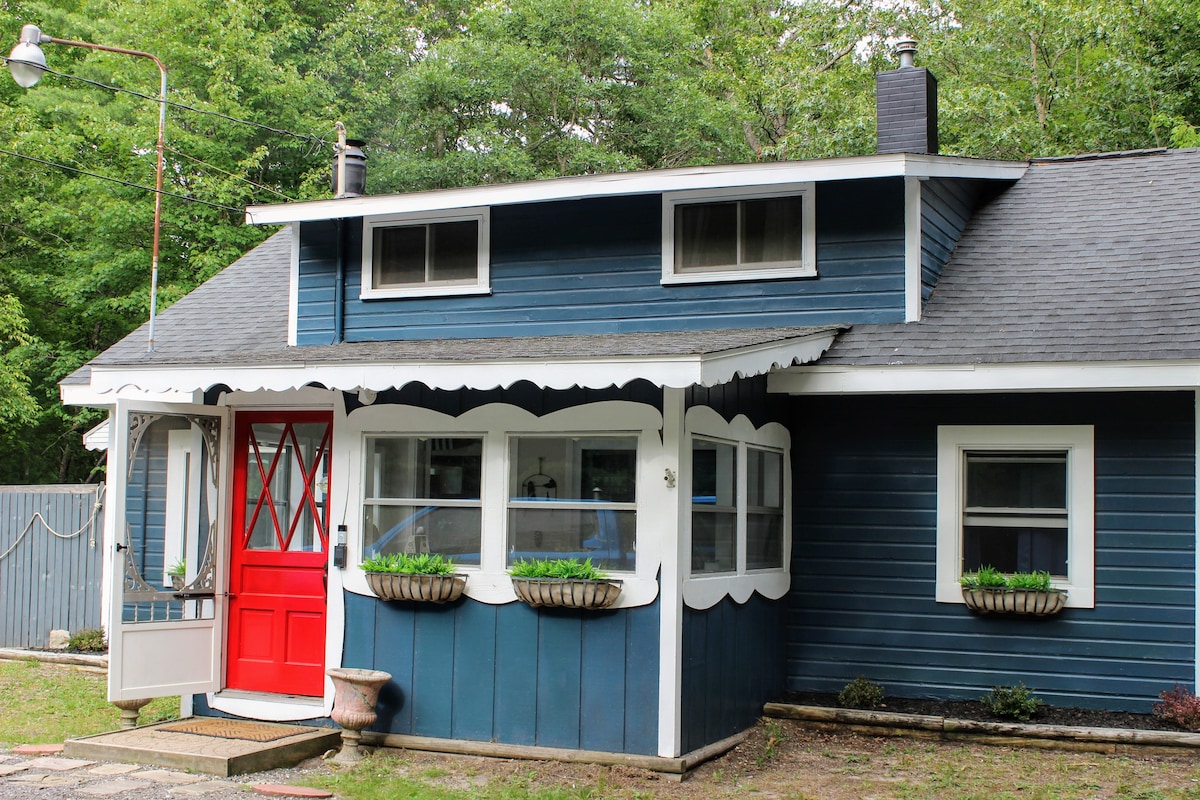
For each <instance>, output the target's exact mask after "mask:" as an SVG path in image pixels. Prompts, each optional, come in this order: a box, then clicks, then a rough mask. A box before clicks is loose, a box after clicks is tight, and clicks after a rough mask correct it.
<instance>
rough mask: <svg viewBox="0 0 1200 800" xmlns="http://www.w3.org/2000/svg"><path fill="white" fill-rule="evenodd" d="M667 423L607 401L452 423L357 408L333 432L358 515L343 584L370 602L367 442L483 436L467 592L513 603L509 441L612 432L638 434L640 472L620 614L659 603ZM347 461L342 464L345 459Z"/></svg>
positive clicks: (648, 411) (442, 417)
mask: <svg viewBox="0 0 1200 800" xmlns="http://www.w3.org/2000/svg"><path fill="white" fill-rule="evenodd" d="M662 426H663V418H662V415H661V414H660V413H659V412H658V410H657V409H656V408H654V407H653V406H648V405H645V404H642V403H632V402H627V401H606V402H601V403H589V404H585V405H582V406H573V407H571V408H566V409H562V410H560V411H556V412H554V413H551V414H547V415H545V416H542V417H539V416H536V415H534V414H531V413H529V412H528V411H525V410H524V409H521V408H518V407H517V406H511V405H506V404H501V403H492V404H489V405H486V406H481V407H478V408H473V409H471V410H470V411H467V412H465V413H463V414H462V415H460V416H458V417H451V416H448V415H446V414H441V413H438V412H436V411H432V410H430V409H427V408H420V407H416V406H403V405H376V406H366V407H362V408H358V409H356V410H355V411H353V412H352V413H351V414H349V415H348V416H347V417H346V422H345V425H344V427H343V428H342V429H341V430H340V431H337V432H335V433H340V435H341V436H342V437H343V439H342V443H341V444H340V445H339V446H338V448H337V451H338V453H340V454H341V458H340V459H339V457H338V456H335V457H334V465H335V469H336V472H335V474H339V475H345V476H346V479H345V480H346V483H347V491H346V496H347V497H348V498H351V499H352V502H353V508H354V509H355V511H354V512H350V511H349V510H348V509H349V507H350V506H349V505H348V506H347V507H346V508H344V509H343V510H344V516H343V518H342V522H343V523H344V524H346V525H347V527H348V529H349V530H348V536H347V539H346V541H347V562H346V563H347V568H346V569H345V570H340V571H339V570H332V571H335V572H340V573H341V574H340V576H339V582H340V583H341V584H342V586H343V587H344V588H345V589H346V591H349V592H353V593H355V594H361V595H365V596H371V591H370V589H368V588H367V581H366V577H365V576H364V575H363V573H362V571H361V570H360V569H359V568H358V564H360V563H361V562H362V549H363V548H362V519H361V516H360V515H359V513H358V511H357V509H358V508H359V506H360V503H359V502H358V501H359V499H360V498H362V496H363V480H364V477H363V476H364V460H363V441H364V438H365V437H366V436H369V435H387V434H389V433H399V434H406V433H426V434H438V435H459V434H461V435H463V436H468V435H470V436H478V435H482V436H483V439H484V464H483V475H482V476H481V477H482V495H483V497H482V498H481V500H482V503H483V509H484V513H483V514H482V515H481V517H482V524H483V530H482V532H481V533H482V537H483V539H482V541H483V549H482V552H481V553H480V562H481V563H480V566H479V568H474V567H465V566H464V567H463V568H462V571H463V572H465V573H468V574H469V575H470V577H469V578H468V579H467V588H466V594H467V596H468V597H471V598H473V599H475V600H478V601H480V602H483V603H490V604H502V603H511V602H515V601H516V599H517V596H516V593H515V592H514V591H513V588H512V580H511V579H510V577H509V574H508V570H507V565H506V563H505V560H506V559H505V555H506V554H505V552H504V547H503V543H504V542H505V541H507V539H506V531H505V527H506V525H507V521H508V515H507V513H497V512H498V510H499V509H507V500H508V498H507V486H508V466H509V463H508V459H509V452H508V451H509V448H508V440H509V437H510V436H512V435H516V436H520V435H523V434H542V433H546V434H567V435H569V434H571V433H581V434H611V433H614V432H620V433H627V434H628V435H635V436H637V438H638V473H637V498H638V500H637V565H636V568H635V570H634V572H632V573H623V572H622V573H614V577H618V578H620V579H621V580H622V582H623V583H622V590H621V595H620V597H619V598H618V600H617V603H616V605H615V606H614V607H615V608H631V607H634V606H642V605H648V604H650V603H652V602H654V600H655V598H657V597H658V594H659V585H658V571H659V568H660V566H661V565H662V560H663V559H662V553H663V547H664V538H665V537H664V536H663V533H662V531H664V530H668V527H667V526H668V525H669V523H670V519H671V514H670V509H669V506H670V501H671V499H672V496H671V495H670V494H669V493H668V490H667V489H666V487H665V486H664V485H663V484H664V481H663V480H662V475H663V470H664V469H667V468H670V467H671V465H672V464H673V459H671V458H669V457H668V454H667V453H666V451H665V450H664V447H663V443H662V439H661V438H660V433H661V431H662ZM342 459H344V460H342Z"/></svg>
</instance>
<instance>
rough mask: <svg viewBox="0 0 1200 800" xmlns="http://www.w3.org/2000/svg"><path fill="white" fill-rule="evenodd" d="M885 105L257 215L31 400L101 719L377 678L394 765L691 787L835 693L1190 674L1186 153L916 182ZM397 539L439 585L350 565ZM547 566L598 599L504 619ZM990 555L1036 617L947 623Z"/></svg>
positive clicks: (914, 149)
mask: <svg viewBox="0 0 1200 800" xmlns="http://www.w3.org/2000/svg"><path fill="white" fill-rule="evenodd" d="M877 88H878V91H879V120H878V124H879V142H880V148H879V152H878V153H876V154H873V155H868V156H859V157H849V158H835V159H826V160H817V161H804V162H784V163H761V164H751V165H725V166H713V167H696V168H685V169H670V170H658V171H650V172H638V173H624V174H616V175H587V176H580V177H573V178H562V179H557V180H546V181H536V182H530V183H519V184H510V185H499V186H483V187H475V188H465V189H451V190H444V191H432V192H420V193H412V194H404V195H390V196H369V195H364V196H356V197H342V198H337V199H332V200H321V201H312V202H302V203H291V204H284V205H273V206H261V207H254V208H251V209H249V210H248V212H247V216H248V219H249V222H250V223H252V224H263V225H279V226H282V228H281V230H280V231H279V232H278V233H276V234H275V235H273V236H272V237H271V238H270V239H268V240H267V241H266V242H265V243H264V244H262V245H261V246H259V247H257V248H256V249H254V250H253V251H251V252H250V253H248V254H247V255H246V256H245V257H243V258H241V259H240V260H238V261H237V262H235V263H234V264H232V265H230V266H229V267H228V268H227V269H225V270H224V271H223V272H221V273H220V274H219V275H217V276H216V277H214V278H213V279H212V280H210V281H208V282H207V283H205V284H204V285H203V286H201V287H200V288H198V289H197V290H195V291H194V292H193V293H192V294H190V295H189V296H187V297H186V298H184V299H182V300H180V301H179V302H178V303H176V304H175V305H174V306H172V307H171V308H170V309H169V310H168V311H166V312H165V313H164V314H162V315H161V317H160V318H159V320H158V332H157V337H156V340H155V346H154V349H153V351H148V350H147V347H146V337H145V331H139V332H135V333H134V334H133V335H131V336H130V337H129V338H127V339H125V340H124V341H122V342H120V343H118V344H117V345H115V346H114V347H113V348H111V349H110V350H108V351H106V352H105V353H103V354H101V355H100V356H99V357H97V358H96V359H95V360H94V361H92V362H91V363H90V364H89V365H88V366H87V367H85V368H84V369H82V370H80V371H79V372H78V373H76V374H75V375H73V376H71V377H70V378H69V379H67V380H66V381H65V382H64V383H63V386H62V392H63V397H64V399H65V400H66V401H67V402H68V403H77V404H90V405H101V406H107V407H109V408H110V409H111V410H112V417H111V419H112V424H113V431H114V433H113V434H112V437H111V439H112V447H111V448H110V469H109V473H108V479H109V484H110V485H109V497H110V498H112V499H111V500H110V504H111V505H112V506H113V509H112V513H111V514H110V518H111V519H113V520H115V522H114V523H113V524H112V525H111V526H110V530H109V531H108V540H109V543H110V545H111V546H110V547H109V548H108V558H109V561H108V564H109V575H110V580H109V585H110V586H111V587H112V596H111V602H110V605H111V608H112V609H113V613H112V615H111V623H110V637H111V641H112V656H111V662H112V666H111V671H110V695H111V697H112V699H119V698H131V697H146V696H152V695H155V694H168V693H169V694H183V695H184V696H185V697H186V698H190V702H191V704H192V706H193V708H194V710H195V712H196V713H200V714H228V715H236V716H242V717H249V718H254V719H264V720H307V719H316V718H320V717H324V716H327V715H328V714H329V710H330V707H331V702H332V690H331V687H330V684H329V683H328V680H327V679H326V678H325V676H324V671H325V669H327V668H328V667H333V666H349V667H369V668H377V669H382V670H386V671H387V672H389V673H391V675H392V676H393V677H392V680H391V681H390V682H389V683H388V684H387V685H386V686H385V687H384V690H383V693H382V695H381V700H380V717H379V721H378V722H377V723H376V726H375V728H374V730H375V731H376V732H377V733H379V734H385V735H386V736H387V741H389V742H391V743H396V744H404V743H406V742H414V741H418V740H419V741H421V742H423V743H425V744H426V745H428V744H429V743H430V742H433V743H434V744H436V743H437V742H443V743H447V745H448V744H449V743H450V742H453V743H454V746H455V747H458V748H459V749H462V748H463V747H469V746H470V745H471V743H476V744H482V743H493V744H499V745H503V746H506V747H508V748H509V752H513V751H516V750H520V749H521V748H525V749H527V751H528V752H530V753H539V752H542V753H545V752H550V751H548V750H541V749H539V748H556V749H558V750H561V749H568V750H574V751H584V752H588V753H622V754H634V755H642V756H650V757H666V758H679V757H681V756H685V755H686V754H689V753H696V752H698V751H703V750H704V749H705V748H709V747H710V746H712V745H714V744H719V743H721V742H722V741H724V740H726V739H727V738H728V737H730V736H731V735H734V734H737V733H738V732H739V731H742V730H744V729H745V728H746V727H748V726H749V725H751V724H752V723H753V722H754V720H755V719H756V718H757V717H758V716H759V714H760V713H761V709H762V704H763V703H764V702H765V701H768V700H771V699H774V698H777V697H778V696H780V695H781V694H783V693H784V692H785V691H787V690H816V691H837V690H838V689H840V688H841V687H842V686H843V685H845V683H846V682H848V681H849V680H850V679H852V678H854V677H855V676H858V675H865V676H867V677H869V678H871V679H872V680H875V681H878V682H881V683H883V684H884V685H885V686H886V688H887V690H888V692H889V693H890V694H893V695H899V696H914V697H937V698H971V697H976V696H978V695H979V694H980V693H981V692H983V691H985V690H986V689H987V688H988V687H990V686H993V685H997V684H1015V683H1017V682H1023V683H1025V684H1026V685H1028V686H1030V687H1033V688H1034V689H1035V690H1036V692H1037V693H1038V695H1039V696H1041V697H1042V698H1044V699H1045V700H1047V701H1048V702H1050V703H1052V704H1058V705H1078V706H1089V707H1099V708H1108V709H1124V710H1135V711H1147V710H1148V709H1149V706H1150V703H1151V702H1152V701H1153V700H1154V699H1155V698H1156V696H1157V694H1158V692H1160V691H1161V690H1163V689H1168V688H1171V687H1172V686H1173V685H1174V684H1175V683H1182V684H1185V685H1189V686H1194V685H1195V680H1196V669H1197V643H1196V617H1197V604H1196V593H1197V585H1196V546H1195V542H1196V533H1197V520H1196V513H1197V511H1196V488H1197V471H1196V463H1197V458H1196V454H1197V441H1196V420H1197V410H1196V409H1197V405H1196V392H1197V389H1198V387H1200V152H1194V151H1165V150H1164V151H1152V152H1138V153H1119V154H1106V155H1096V156H1080V157H1077V158H1065V159H1050V160H1038V161H1033V162H1028V163H1027V162H1001V161H981V160H975V159H967V158H959V157H952V156H943V155H939V154H938V153H937V142H936V119H935V114H936V111H935V109H936V100H935V95H934V92H935V84H934V82H933V80H932V78H931V76H930V75H929V74H928V73H927V72H926V71H925V70H923V69H917V68H913V67H911V66H908V65H906V66H904V67H902V68H901V69H898V70H894V71H892V72H888V73H884V74H883V75H881V76H880V78H879V85H878V87H877ZM426 551H428V552H437V553H444V554H447V555H449V556H450V557H451V558H452V559H453V560H454V561H455V562H456V563H457V564H458V565H459V567H460V570H461V571H462V572H463V573H464V574H465V575H467V584H466V591H465V595H464V597H462V598H461V599H460V600H458V601H456V602H454V603H448V604H441V605H438V604H428V603H406V602H395V601H384V600H381V599H379V598H377V597H376V596H375V595H373V594H372V593H371V591H370V589H369V587H368V585H367V582H366V578H365V576H364V574H363V572H362V571H361V570H360V569H359V568H358V567H359V564H360V563H361V562H362V561H363V560H364V559H365V558H368V557H370V556H371V555H374V554H378V553H387V552H415V553H419V552H426ZM563 555H566V556H580V555H586V556H588V557H591V558H592V559H593V560H594V561H595V562H596V563H597V564H598V565H599V566H601V567H603V568H604V569H606V570H608V571H609V572H610V574H611V575H613V576H614V577H617V578H620V579H621V580H622V591H621V594H620V596H619V598H618V600H617V602H616V603H615V604H614V605H613V606H611V607H609V608H606V609H603V610H587V611H580V610H574V609H560V608H534V607H531V606H529V605H526V604H525V603H522V602H519V601H518V600H517V597H516V594H515V592H514V589H513V586H512V582H511V580H510V578H509V575H508V568H509V567H510V566H511V565H512V563H513V562H514V561H515V560H517V559H521V558H529V557H536V556H547V557H556V556H563ZM175 564H181V565H182V572H183V573H184V574H183V575H182V576H178V578H179V580H178V583H179V584H180V586H179V587H176V586H173V584H172V579H173V577H175V576H172V575H171V574H170V573H171V569H170V567H171V566H172V565H175ZM983 565H992V566H995V567H997V568H998V569H1000V570H1002V571H1005V572H1016V571H1027V570H1044V571H1047V572H1049V573H1051V575H1052V576H1053V580H1054V584H1055V586H1056V587H1058V588H1060V589H1065V590H1066V592H1067V602H1066V608H1065V609H1064V610H1062V611H1061V613H1059V614H1057V615H1054V616H1052V617H1035V616H1030V615H1002V614H1001V615H997V614H989V615H979V614H976V613H972V612H971V611H970V610H969V609H968V608H967V607H966V606H965V605H964V598H963V594H962V592H961V591H960V588H959V584H958V579H959V577H960V576H961V575H962V574H963V573H964V571H971V570H974V569H978V568H979V567H980V566H983ZM178 571H179V570H176V572H178Z"/></svg>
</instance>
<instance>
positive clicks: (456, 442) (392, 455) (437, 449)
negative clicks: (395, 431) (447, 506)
mask: <svg viewBox="0 0 1200 800" xmlns="http://www.w3.org/2000/svg"><path fill="white" fill-rule="evenodd" d="M365 449H366V453H367V465H366V493H365V494H366V497H367V498H368V499H371V498H397V499H405V498H428V499H462V498H465V499H473V500H474V499H478V498H479V496H480V493H479V482H480V474H481V473H482V466H483V441H482V440H481V439H448V438H447V439H439V438H432V437H415V436H396V437H378V438H368V439H367V442H366V448H365Z"/></svg>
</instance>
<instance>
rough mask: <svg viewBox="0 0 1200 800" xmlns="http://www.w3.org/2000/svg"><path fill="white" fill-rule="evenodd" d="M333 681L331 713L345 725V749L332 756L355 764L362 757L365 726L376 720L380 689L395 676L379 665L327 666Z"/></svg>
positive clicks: (335, 719)
mask: <svg viewBox="0 0 1200 800" xmlns="http://www.w3.org/2000/svg"><path fill="white" fill-rule="evenodd" d="M325 674H326V675H328V676H329V677H330V679H331V680H332V681H333V711H331V712H330V714H329V717H330V718H331V719H332V720H333V721H334V722H336V723H337V724H338V725H340V726H342V749H341V750H339V751H338V754H337V755H336V756H334V758H333V760H334V761H337V762H339V763H342V764H353V763H355V762H357V761H359V760H360V759H361V758H362V752H361V751H360V750H359V742H361V741H362V730H363V728H366V727H369V726H370V725H372V724H374V722H375V719H376V714H375V702H376V701H377V700H378V699H379V690H380V689H381V688H383V685H384V684H385V683H387V682H388V681H390V680H391V679H392V676H391V674H389V673H387V672H383V671H382V670H378V669H352V668H349V667H333V668H332V669H327V670H325Z"/></svg>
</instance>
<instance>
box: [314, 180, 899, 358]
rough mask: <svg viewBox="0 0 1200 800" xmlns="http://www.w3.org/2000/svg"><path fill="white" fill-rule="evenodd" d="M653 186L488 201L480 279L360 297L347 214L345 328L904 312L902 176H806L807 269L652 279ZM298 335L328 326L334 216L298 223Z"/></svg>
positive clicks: (544, 331)
mask: <svg viewBox="0 0 1200 800" xmlns="http://www.w3.org/2000/svg"><path fill="white" fill-rule="evenodd" d="M661 205H662V198H661V196H660V195H641V196H631V197H618V198H603V199H590V200H574V201H559V202H553V203H530V204H522V205H511V206H497V207H495V208H493V209H492V211H491V243H490V257H491V267H490V269H491V292H490V294H487V295H480V296H454V297H440V298H439V297H431V298H419V297H414V298H405V299H392V300H362V299H360V289H361V259H362V244H361V242H362V225H361V222H360V221H358V220H347V222H346V234H345V250H344V255H345V276H346V296H345V339H346V341H385V340H397V339H439V338H455V339H464V338H487V337H510V336H550V335H563V334H582V333H630V332H645V331H664V330H680V329H683V330H687V329H711V328H722V327H725V328H736V327H745V326H747V325H753V326H756V327H771V326H788V325H814V324H827V323H834V322H857V323H879V322H895V321H899V320H901V319H903V316H904V274H903V273H904V264H903V261H904V226H903V213H902V209H903V182H902V181H901V180H900V179H879V180H871V181H841V182H835V183H830V184H821V185H819V186H818V187H817V204H816V205H817V210H816V215H817V220H816V224H817V271H818V277H816V278H801V279H787V280H762V281H756V280H747V281H733V282H722V283H700V284H682V285H672V286H663V285H662V241H661V235H662V234H661V228H662V216H661V214H662V212H661ZM300 238H301V245H300V259H299V287H298V288H299V300H298V302H299V306H298V314H299V317H298V324H297V341H298V343H299V344H301V345H319V344H328V343H330V341H332V337H333V302H334V291H333V285H334V280H335V276H336V272H337V264H336V252H337V251H336V225H335V224H334V223H333V222H320V223H304V224H303V225H301V228H300Z"/></svg>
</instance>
